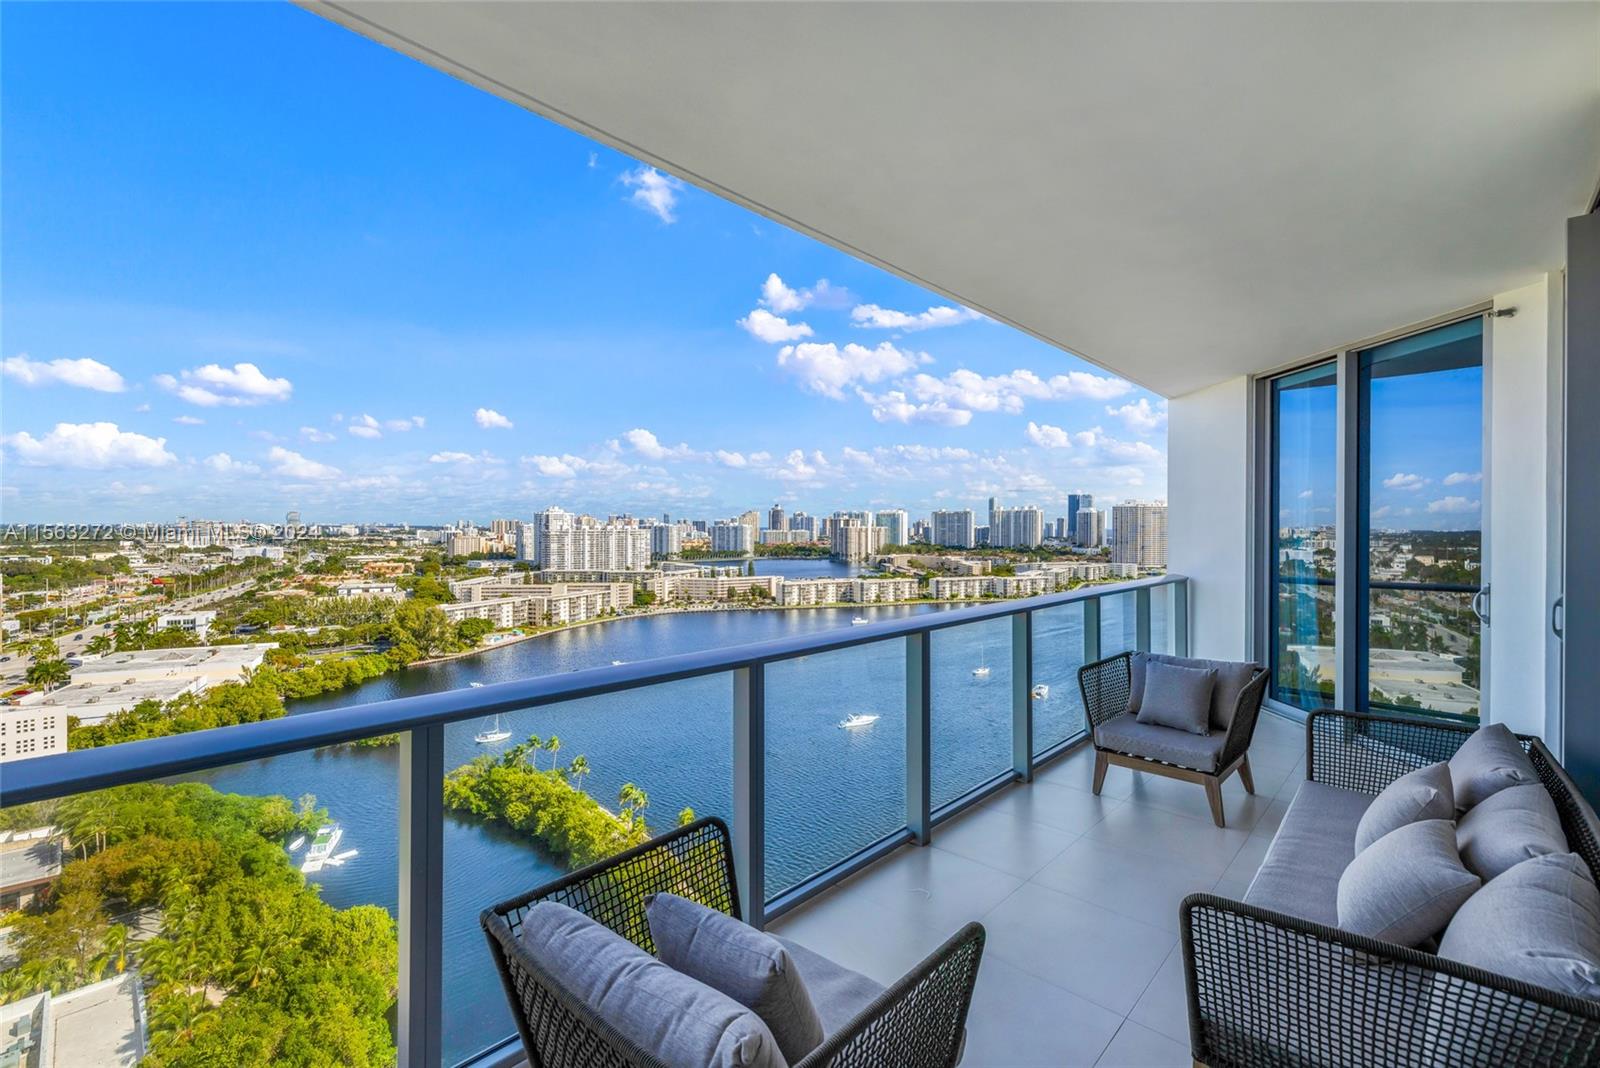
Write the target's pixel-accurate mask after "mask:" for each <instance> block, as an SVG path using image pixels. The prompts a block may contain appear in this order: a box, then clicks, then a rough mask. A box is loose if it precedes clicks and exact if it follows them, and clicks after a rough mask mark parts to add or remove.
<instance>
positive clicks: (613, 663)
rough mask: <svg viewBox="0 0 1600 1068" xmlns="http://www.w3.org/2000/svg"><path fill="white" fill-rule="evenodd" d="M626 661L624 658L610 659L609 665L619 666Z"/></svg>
mask: <svg viewBox="0 0 1600 1068" xmlns="http://www.w3.org/2000/svg"><path fill="white" fill-rule="evenodd" d="M626 663H627V661H626V660H613V661H611V666H612V667H621V666H622V665H623V664H626Z"/></svg>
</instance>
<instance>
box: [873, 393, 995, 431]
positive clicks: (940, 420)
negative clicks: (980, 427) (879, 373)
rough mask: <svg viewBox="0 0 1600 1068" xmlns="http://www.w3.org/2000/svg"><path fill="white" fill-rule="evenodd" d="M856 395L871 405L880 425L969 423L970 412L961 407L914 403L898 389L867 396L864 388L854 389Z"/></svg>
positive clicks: (958, 424) (951, 424)
mask: <svg viewBox="0 0 1600 1068" xmlns="http://www.w3.org/2000/svg"><path fill="white" fill-rule="evenodd" d="M856 394H857V396H859V397H860V398H861V399H862V400H864V401H866V402H867V403H868V404H870V405H871V406H872V418H874V419H876V420H877V421H878V422H880V423H908V424H909V423H924V424H931V425H933V426H966V425H967V424H968V423H970V422H972V413H971V412H969V411H967V410H966V409H964V408H952V407H950V406H949V405H948V404H946V403H945V402H944V401H934V402H933V403H931V404H916V403H913V402H912V401H911V399H910V398H908V397H907V396H906V395H905V393H904V392H902V391H901V390H898V389H891V390H889V391H887V392H884V393H869V392H868V391H866V390H864V389H857V390H856Z"/></svg>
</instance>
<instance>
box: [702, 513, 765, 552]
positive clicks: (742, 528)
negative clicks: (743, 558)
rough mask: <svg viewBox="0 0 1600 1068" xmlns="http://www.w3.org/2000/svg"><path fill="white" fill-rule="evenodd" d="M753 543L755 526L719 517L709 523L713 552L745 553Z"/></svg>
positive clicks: (754, 540)
mask: <svg viewBox="0 0 1600 1068" xmlns="http://www.w3.org/2000/svg"><path fill="white" fill-rule="evenodd" d="M755 543H756V537H755V528H754V527H751V526H749V525H747V524H745V523H743V522H740V521H739V520H737V519H719V520H717V521H716V522H715V523H713V524H711V551H712V552H714V553H747V552H750V551H751V550H752V549H753V548H754V546H755Z"/></svg>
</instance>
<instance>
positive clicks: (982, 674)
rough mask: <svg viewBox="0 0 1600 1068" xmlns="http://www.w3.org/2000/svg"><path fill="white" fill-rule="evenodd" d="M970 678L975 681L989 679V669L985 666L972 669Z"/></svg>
mask: <svg viewBox="0 0 1600 1068" xmlns="http://www.w3.org/2000/svg"><path fill="white" fill-rule="evenodd" d="M972 677H973V678H975V679H986V678H988V677H989V668H988V666H987V665H980V666H978V667H975V668H973V669H972Z"/></svg>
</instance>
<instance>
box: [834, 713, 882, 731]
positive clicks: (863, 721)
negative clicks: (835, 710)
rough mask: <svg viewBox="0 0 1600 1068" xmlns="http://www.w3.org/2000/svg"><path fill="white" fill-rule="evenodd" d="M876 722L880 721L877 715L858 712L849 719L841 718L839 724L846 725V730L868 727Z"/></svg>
mask: <svg viewBox="0 0 1600 1068" xmlns="http://www.w3.org/2000/svg"><path fill="white" fill-rule="evenodd" d="M876 722H878V717H877V716H875V715H872V714H871V713H864V712H857V713H855V714H854V715H852V716H850V718H848V719H841V720H840V721H839V726H841V727H844V728H845V729H846V730H851V729H853V728H856V727H868V726H871V725H872V724H874V723H876Z"/></svg>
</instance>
